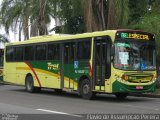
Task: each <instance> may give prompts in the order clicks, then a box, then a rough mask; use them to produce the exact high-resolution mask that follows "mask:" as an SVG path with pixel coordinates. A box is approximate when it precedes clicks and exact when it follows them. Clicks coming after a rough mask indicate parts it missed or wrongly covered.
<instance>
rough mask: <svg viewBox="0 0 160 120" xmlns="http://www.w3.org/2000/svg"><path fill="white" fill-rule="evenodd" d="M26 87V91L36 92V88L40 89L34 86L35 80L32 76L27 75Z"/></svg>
mask: <svg viewBox="0 0 160 120" xmlns="http://www.w3.org/2000/svg"><path fill="white" fill-rule="evenodd" d="M25 88H26V91H27V92H29V93H34V92H36V90H38V89H36V88H35V87H34V82H33V77H32V76H27V77H26V81H25Z"/></svg>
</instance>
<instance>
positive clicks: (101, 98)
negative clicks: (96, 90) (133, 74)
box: [0, 85, 160, 120]
mask: <svg viewBox="0 0 160 120" xmlns="http://www.w3.org/2000/svg"><path fill="white" fill-rule="evenodd" d="M159 113H160V99H159V98H146V97H134V96H128V97H127V99H126V100H123V101H120V100H117V99H116V97H115V96H114V95H98V96H97V97H96V100H84V99H82V98H80V97H79V96H78V95H77V94H71V93H63V94H57V93H55V92H54V90H43V91H42V92H41V93H36V94H31V93H27V92H26V91H25V90H24V87H21V86H10V85H0V120H1V119H2V120H4V118H7V117H10V118H15V120H21V119H23V120H29V119H31V120H44V119H45V120H63V119H64V120H82V119H91V120H92V119H94V118H93V116H92V115H94V114H96V115H99V116H98V117H102V116H100V115H101V114H102V115H108V114H109V115H111V114H141V115H142V114H159ZM16 117H18V118H17V119H16ZM157 117H160V116H157ZM101 119H102V118H101ZM106 119H107V118H106ZM156 119H158V118H156ZM159 119H160V118H159Z"/></svg>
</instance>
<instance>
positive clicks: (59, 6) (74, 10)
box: [53, 0, 84, 34]
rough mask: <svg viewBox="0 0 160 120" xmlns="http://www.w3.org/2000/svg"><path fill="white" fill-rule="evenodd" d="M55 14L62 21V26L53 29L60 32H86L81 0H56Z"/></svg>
mask: <svg viewBox="0 0 160 120" xmlns="http://www.w3.org/2000/svg"><path fill="white" fill-rule="evenodd" d="M53 2H54V4H56V6H55V9H54V15H55V16H56V17H58V18H60V20H61V21H62V26H61V27H60V26H58V27H56V28H55V29H53V30H56V32H59V33H65V34H74V33H82V32H84V18H83V8H82V6H83V5H82V1H81V0H54V1H53Z"/></svg>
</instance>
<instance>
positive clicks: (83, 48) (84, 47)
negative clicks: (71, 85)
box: [77, 41, 91, 60]
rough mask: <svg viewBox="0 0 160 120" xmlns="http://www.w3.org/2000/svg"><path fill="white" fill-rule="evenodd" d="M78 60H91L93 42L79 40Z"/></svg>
mask: <svg viewBox="0 0 160 120" xmlns="http://www.w3.org/2000/svg"><path fill="white" fill-rule="evenodd" d="M77 54H78V55H77V57H78V60H89V59H90V55H91V42H90V41H83V42H78V53H77Z"/></svg>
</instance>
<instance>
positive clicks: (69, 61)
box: [63, 43, 75, 89]
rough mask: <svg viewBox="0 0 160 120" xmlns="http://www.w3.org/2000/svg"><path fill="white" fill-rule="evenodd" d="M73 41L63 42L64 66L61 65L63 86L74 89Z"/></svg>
mask: <svg viewBox="0 0 160 120" xmlns="http://www.w3.org/2000/svg"><path fill="white" fill-rule="evenodd" d="M74 52H75V43H66V44H64V57H63V61H64V65H63V66H64V67H63V70H64V72H63V74H64V75H63V76H64V78H63V80H64V86H63V87H64V88H71V89H74V64H73V63H74V55H75V53H74Z"/></svg>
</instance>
